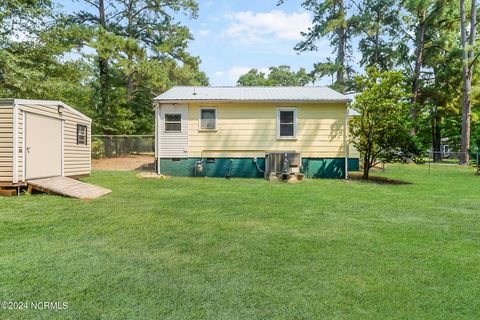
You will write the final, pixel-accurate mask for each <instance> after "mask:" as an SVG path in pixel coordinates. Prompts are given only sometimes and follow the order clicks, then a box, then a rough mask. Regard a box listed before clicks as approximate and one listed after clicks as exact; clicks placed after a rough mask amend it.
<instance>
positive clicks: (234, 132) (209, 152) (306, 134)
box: [154, 87, 359, 178]
mask: <svg viewBox="0 0 480 320" xmlns="http://www.w3.org/2000/svg"><path fill="white" fill-rule="evenodd" d="M349 101H350V100H349V98H347V97H346V96H344V95H343V94H340V93H338V92H336V91H334V90H332V89H330V88H327V87H174V88H172V89H170V90H168V91H167V92H165V93H163V94H162V95H160V96H158V97H156V98H155V99H154V106H155V128H156V130H155V140H156V143H155V146H156V148H155V149H156V152H155V157H156V170H157V173H159V174H160V173H161V174H166V175H174V176H175V175H177V176H178V175H180V176H195V175H196V176H212V177H224V176H229V177H262V176H263V174H264V170H265V157H266V155H267V154H269V153H283V152H285V153H287V152H288V153H299V154H300V156H301V165H302V166H301V169H302V172H303V173H304V174H305V176H306V177H308V178H320V177H331V178H343V177H346V176H347V173H348V170H349V169H350V170H358V163H359V161H358V160H359V159H358V155H356V154H355V155H352V156H350V155H349V152H348V143H347V142H348V130H346V129H347V126H348V117H349V114H348V103H349ZM199 164H201V165H202V171H201V172H198V171H197V170H196V168H197V165H199Z"/></svg>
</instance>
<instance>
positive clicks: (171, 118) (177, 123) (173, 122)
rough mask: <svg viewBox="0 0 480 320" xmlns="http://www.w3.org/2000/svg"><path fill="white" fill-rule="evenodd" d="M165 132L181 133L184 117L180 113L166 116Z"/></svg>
mask: <svg viewBox="0 0 480 320" xmlns="http://www.w3.org/2000/svg"><path fill="white" fill-rule="evenodd" d="M165 131H167V132H180V131H182V115H181V114H179V113H166V114H165Z"/></svg>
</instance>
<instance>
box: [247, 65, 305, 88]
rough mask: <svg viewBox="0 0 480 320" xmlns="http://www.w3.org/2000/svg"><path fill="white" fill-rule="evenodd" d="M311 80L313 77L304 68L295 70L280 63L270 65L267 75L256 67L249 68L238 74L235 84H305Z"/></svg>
mask: <svg viewBox="0 0 480 320" xmlns="http://www.w3.org/2000/svg"><path fill="white" fill-rule="evenodd" d="M313 80H314V77H313V76H312V75H311V74H308V73H307V72H306V70H305V69H304V68H300V70H298V71H297V72H295V71H292V70H291V69H290V66H286V65H281V66H278V67H270V72H269V73H268V75H266V74H265V73H264V72H261V71H259V70H257V69H251V70H250V71H249V72H247V73H246V74H244V75H242V76H240V78H239V79H238V81H237V84H238V85H239V86H305V85H307V84H309V83H311V82H313Z"/></svg>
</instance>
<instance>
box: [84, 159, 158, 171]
mask: <svg viewBox="0 0 480 320" xmlns="http://www.w3.org/2000/svg"><path fill="white" fill-rule="evenodd" d="M154 160H155V158H154V157H153V156H145V155H129V156H123V157H117V158H104V159H92V167H93V169H96V170H119V171H131V170H147V169H148V168H153V163H154Z"/></svg>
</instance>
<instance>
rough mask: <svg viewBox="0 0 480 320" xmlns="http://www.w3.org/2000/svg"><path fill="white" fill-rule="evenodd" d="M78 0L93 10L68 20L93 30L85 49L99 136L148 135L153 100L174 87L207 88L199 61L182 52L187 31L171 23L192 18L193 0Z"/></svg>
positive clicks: (185, 49) (185, 50) (194, 6)
mask: <svg viewBox="0 0 480 320" xmlns="http://www.w3.org/2000/svg"><path fill="white" fill-rule="evenodd" d="M82 1H84V2H85V3H87V4H89V5H90V6H91V7H92V8H93V9H94V10H93V11H80V12H77V13H76V14H75V15H74V16H73V17H72V21H74V22H76V23H78V24H85V25H88V26H89V27H90V28H91V30H93V36H92V38H91V40H90V41H89V42H88V45H89V46H91V47H92V48H94V49H95V51H96V55H95V56H94V57H93V58H94V59H95V60H96V75H97V76H96V82H95V83H94V88H95V91H96V94H95V95H96V97H97V98H98V101H100V103H99V104H98V105H97V106H95V109H96V112H97V113H98V115H99V116H98V117H97V121H99V123H100V125H99V127H98V130H99V131H98V132H99V133H105V134H118V133H151V132H152V131H153V117H152V110H151V102H152V98H153V97H154V96H155V95H157V94H159V93H161V92H163V91H165V90H166V89H168V88H169V87H171V86H173V85H176V84H182V85H199V84H206V83H208V78H207V77H206V75H205V74H204V73H202V72H200V71H199V70H198V68H199V64H200V59H199V58H197V57H193V56H191V55H190V54H189V53H188V52H187V46H188V42H189V41H190V40H192V39H193V38H192V35H191V33H190V31H189V30H188V29H187V28H186V27H185V26H182V25H181V24H179V23H178V22H176V20H175V18H174V17H175V15H177V14H180V13H184V14H186V15H187V16H188V17H190V18H196V17H197V12H198V5H197V3H196V2H195V1H193V0H178V1H164V0H110V1H108V0H82Z"/></svg>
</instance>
